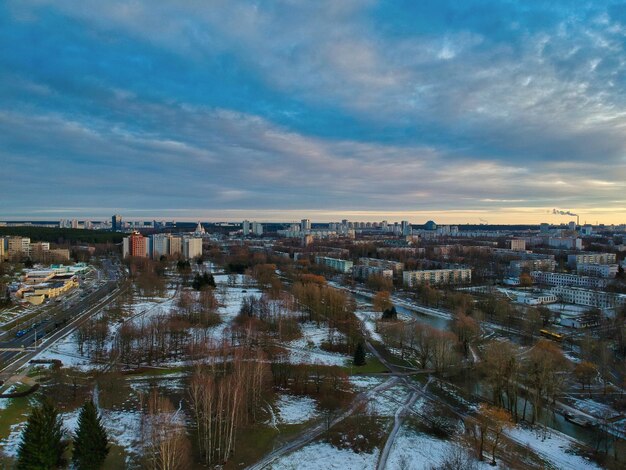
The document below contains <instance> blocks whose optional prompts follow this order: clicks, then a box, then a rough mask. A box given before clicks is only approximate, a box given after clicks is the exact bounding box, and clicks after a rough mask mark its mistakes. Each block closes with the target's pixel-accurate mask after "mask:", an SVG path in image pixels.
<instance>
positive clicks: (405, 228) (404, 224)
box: [402, 220, 413, 237]
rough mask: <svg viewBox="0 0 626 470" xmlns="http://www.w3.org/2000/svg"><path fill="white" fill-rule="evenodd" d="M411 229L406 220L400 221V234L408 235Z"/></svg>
mask: <svg viewBox="0 0 626 470" xmlns="http://www.w3.org/2000/svg"><path fill="white" fill-rule="evenodd" d="M412 231H413V230H412V229H411V224H410V223H409V221H408V220H403V221H402V235H404V236H405V237H408V236H409V235H411V233H412Z"/></svg>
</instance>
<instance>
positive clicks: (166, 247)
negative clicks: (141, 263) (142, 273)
mask: <svg viewBox="0 0 626 470" xmlns="http://www.w3.org/2000/svg"><path fill="white" fill-rule="evenodd" d="M150 238H151V239H152V259H159V258H160V257H161V256H168V255H169V254H170V238H171V236H170V235H169V234H166V233H158V234H155V235H152V236H151V237H150Z"/></svg>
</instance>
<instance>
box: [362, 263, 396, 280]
mask: <svg viewBox="0 0 626 470" xmlns="http://www.w3.org/2000/svg"><path fill="white" fill-rule="evenodd" d="M372 276H381V277H385V278H388V279H392V278H393V270H391V269H385V268H381V267H378V266H367V265H363V264H357V265H356V266H353V267H352V277H354V278H355V279H369V278H370V277H372Z"/></svg>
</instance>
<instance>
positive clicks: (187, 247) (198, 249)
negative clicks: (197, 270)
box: [183, 238, 202, 259]
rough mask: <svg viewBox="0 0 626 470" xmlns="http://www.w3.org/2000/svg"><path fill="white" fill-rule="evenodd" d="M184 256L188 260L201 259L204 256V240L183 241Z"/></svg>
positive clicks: (190, 239)
mask: <svg viewBox="0 0 626 470" xmlns="http://www.w3.org/2000/svg"><path fill="white" fill-rule="evenodd" d="M183 256H184V257H185V258H187V259H193V258H199V257H201V256H202V238H185V239H183Z"/></svg>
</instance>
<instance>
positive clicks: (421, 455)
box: [387, 426, 494, 470]
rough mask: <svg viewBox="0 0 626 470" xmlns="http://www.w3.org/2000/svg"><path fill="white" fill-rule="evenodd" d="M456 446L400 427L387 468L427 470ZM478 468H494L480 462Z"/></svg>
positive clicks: (439, 461)
mask: <svg viewBox="0 0 626 470" xmlns="http://www.w3.org/2000/svg"><path fill="white" fill-rule="evenodd" d="M457 445H458V444H456V443H454V442H452V441H446V440H442V439H437V438H436V437H433V436H430V435H428V434H424V433H418V432H416V431H414V430H411V429H408V428H407V427H405V426H402V427H401V428H400V431H399V432H398V434H397V436H396V439H395V441H394V443H393V446H392V447H391V452H390V453H389V458H388V459H387V468H393V469H403V470H428V469H431V468H433V467H434V466H436V465H438V464H440V463H441V462H442V461H443V459H444V457H445V455H446V454H447V453H448V452H450V451H451V450H453V449H454V447H455V446H457ZM479 468H484V469H487V468H494V467H492V466H491V465H489V464H487V463H485V462H482V463H481V466H480V467H479Z"/></svg>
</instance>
